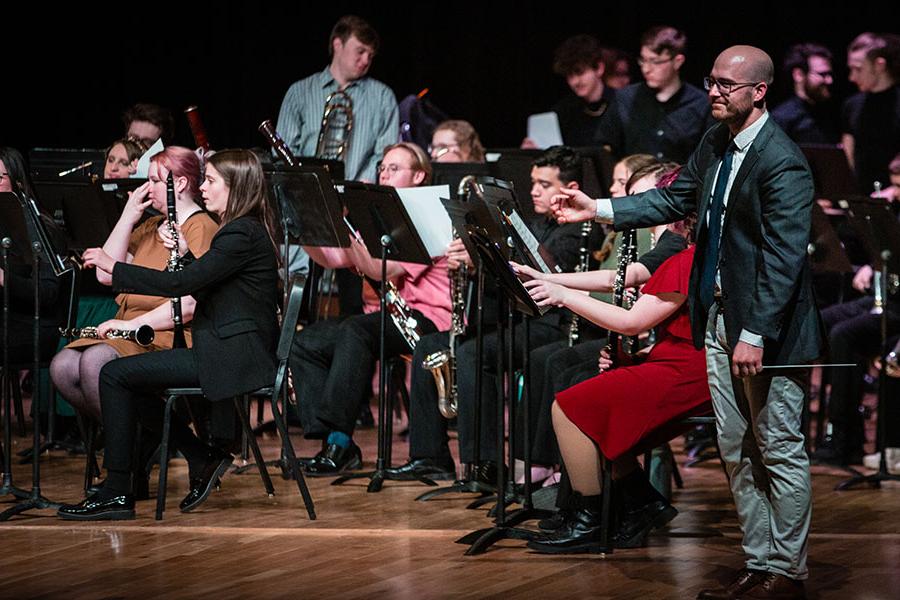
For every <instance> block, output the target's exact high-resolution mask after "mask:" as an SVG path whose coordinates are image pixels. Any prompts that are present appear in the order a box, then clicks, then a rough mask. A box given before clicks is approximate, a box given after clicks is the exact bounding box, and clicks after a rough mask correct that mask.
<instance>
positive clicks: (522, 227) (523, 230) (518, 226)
mask: <svg viewBox="0 0 900 600" xmlns="http://www.w3.org/2000/svg"><path fill="white" fill-rule="evenodd" d="M503 215H504V216H505V217H506V220H507V222H509V224H510V225H512V227H513V229H514V230H515V232H516V233H517V234H518V235H519V238H521V240H522V242H524V243H525V247H526V248H527V249H528V252H530V253H531V256H532V258H533V259H534V262H535V263H537V265H538V266H539V267H540V269H541V271H543V272H544V273H550V272H551V271H550V267H549V266H548V265H547V263H546V262H545V261H544V258H543V257H542V256H541V253H540V251H539V250H538V248H539V247H540V245H541V244H540V242H538V241H537V238H536V237H534V234H533V233H531V230H530V229H528V225H526V224H525V221H523V220H522V217H521V216H519V213H517V212H516V211H512V212H510V213H509V214H508V215H507V214H506V213H503Z"/></svg>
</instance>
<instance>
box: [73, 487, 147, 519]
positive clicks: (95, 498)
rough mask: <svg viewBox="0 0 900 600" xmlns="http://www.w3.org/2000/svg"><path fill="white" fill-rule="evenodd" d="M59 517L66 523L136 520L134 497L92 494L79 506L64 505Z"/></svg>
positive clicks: (128, 495) (129, 495)
mask: <svg viewBox="0 0 900 600" xmlns="http://www.w3.org/2000/svg"><path fill="white" fill-rule="evenodd" d="M56 514H57V516H59V518H60V519H64V520H66V521H123V520H127V519H133V518H134V496H133V495H131V494H121V495H118V496H110V497H108V498H107V497H104V495H103V492H97V493H96V494H91V496H89V497H88V498H85V499H84V500H82V501H81V502H79V503H78V504H64V505H62V506H61V507H59V510H58V511H57V513H56Z"/></svg>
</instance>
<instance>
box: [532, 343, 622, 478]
mask: <svg viewBox="0 0 900 600" xmlns="http://www.w3.org/2000/svg"><path fill="white" fill-rule="evenodd" d="M605 345H606V340H605V339H601V340H589V341H585V342H581V343H580V344H575V345H574V346H572V347H571V348H570V347H569V346H568V340H559V341H556V342H553V343H550V344H546V345H544V346H540V347H538V348H535V349H534V350H532V351H531V354H530V355H529V359H528V360H529V362H530V364H531V369H530V371H531V397H530V403H529V409H530V415H529V416H530V418H531V432H532V434H531V435H532V437H531V439H532V445H531V460H532V462H534V463H535V464H540V465H553V464H558V463H559V462H560V461H559V445H558V444H557V441H556V434H555V432H554V431H553V419H552V417H551V414H550V408H551V406H553V400H554V399H555V398H556V394H557V393H558V392H561V391H562V390H564V389H566V388H569V387H571V386H573V385H575V384H576V383H580V382H581V381H584V380H585V379H588V378H590V377H593V376H594V375H597V374H598V373H599V371H598V370H597V359H598V357H599V356H600V350H602V349H603V347H604V346H605ZM522 416H523V415H522V411H519V418H520V422H521V418H522ZM516 439H517V441H518V442H519V443H518V444H516V446H517V449H516V452H517V454H518V456H519V457H521V456H522V455H523V452H522V446H521V443H522V441H523V440H522V436H521V435H520V436H518V437H517V438H516Z"/></svg>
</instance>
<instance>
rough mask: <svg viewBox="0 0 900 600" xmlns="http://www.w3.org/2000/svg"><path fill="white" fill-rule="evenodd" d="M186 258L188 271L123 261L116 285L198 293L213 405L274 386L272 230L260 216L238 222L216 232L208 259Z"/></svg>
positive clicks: (203, 367)
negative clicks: (270, 233)
mask: <svg viewBox="0 0 900 600" xmlns="http://www.w3.org/2000/svg"><path fill="white" fill-rule="evenodd" d="M185 259H186V260H185V263H186V264H185V266H184V269H183V270H181V271H176V272H173V273H169V272H167V271H156V270H153V269H146V268H143V267H138V266H135V265H129V264H125V263H116V266H115V268H114V269H113V288H114V289H115V290H116V291H117V292H124V293H139V294H150V295H157V296H167V297H175V296H185V295H191V296H194V298H195V299H196V300H197V307H196V309H195V311H194V319H193V322H192V328H193V329H192V330H193V350H194V354H195V361H196V363H197V369H198V374H199V378H200V387H201V388H202V389H203V393H204V394H205V395H206V397H207V398H209V399H210V400H222V399H225V398H230V397H232V396H236V395H238V394H243V393H245V392H249V391H252V390H255V389H258V388H260V387H263V386H266V385H272V382H273V380H274V378H275V347H276V344H277V343H278V323H277V320H276V307H277V305H278V271H277V261H276V258H275V249H274V247H273V246H272V242H271V241H270V239H269V236H268V234H267V233H266V229H265V227H264V226H263V225H262V223H260V222H259V221H258V220H257V219H255V218H253V217H241V218H239V219H235V220H234V221H231V222H230V223H227V224H226V225H225V226H223V227H222V228H221V229H220V230H219V231H218V232H217V233H216V235H215V237H213V239H212V243H211V245H210V247H209V250H208V251H207V252H206V254H204V255H203V256H202V257H201V258H198V259H194V258H193V256H191V255H190V254H188V255H187V256H186V257H185Z"/></svg>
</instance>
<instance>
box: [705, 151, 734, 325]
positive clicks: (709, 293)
mask: <svg viewBox="0 0 900 600" xmlns="http://www.w3.org/2000/svg"><path fill="white" fill-rule="evenodd" d="M734 151H735V146H734V143H733V142H732V143H731V144H728V149H727V150H725V156H723V157H722V166H721V167H720V168H719V176H718V177H716V187H715V189H714V190H713V197H712V201H711V202H710V204H709V212H708V214H709V235H707V239H706V250H705V251H704V256H703V273H702V274H701V275H700V302H701V303H702V306H703V310H704V312H709V308H710V307H711V306H712V303H713V289H714V287H715V283H716V270H717V269H718V266H719V239H720V238H721V237H722V210H723V209H724V207H725V188H726V187H727V186H728V176H729V174H730V173H731V160H732V159H733V158H734Z"/></svg>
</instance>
